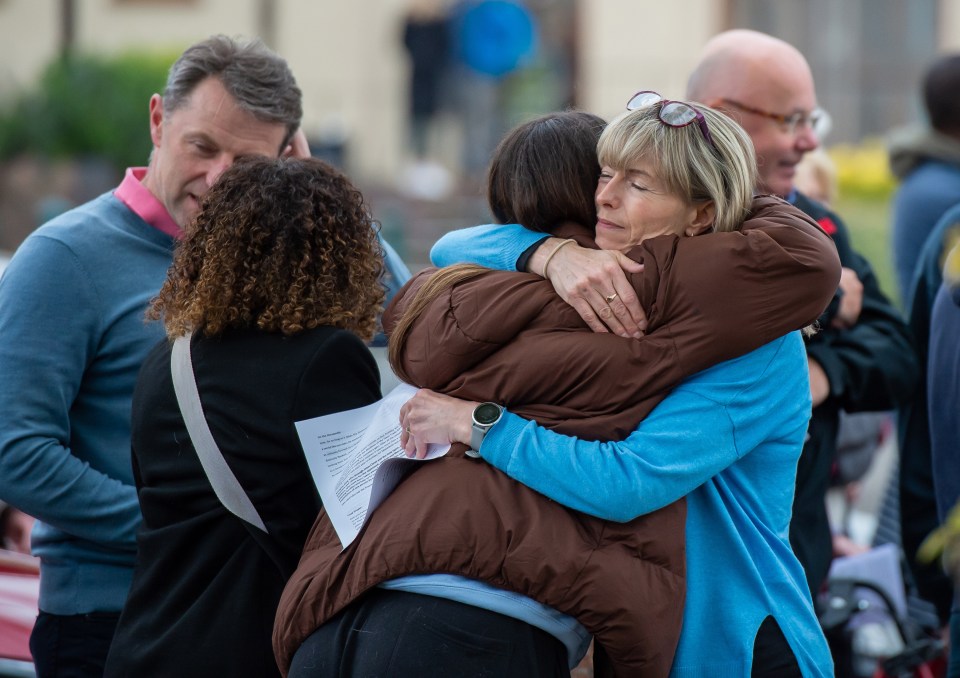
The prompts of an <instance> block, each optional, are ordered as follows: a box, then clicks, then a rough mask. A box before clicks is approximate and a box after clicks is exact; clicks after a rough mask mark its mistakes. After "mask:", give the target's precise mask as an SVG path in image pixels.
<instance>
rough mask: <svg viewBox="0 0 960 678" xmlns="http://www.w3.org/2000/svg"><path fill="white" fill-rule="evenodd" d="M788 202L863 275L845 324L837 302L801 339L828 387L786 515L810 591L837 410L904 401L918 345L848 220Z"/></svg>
mask: <svg viewBox="0 0 960 678" xmlns="http://www.w3.org/2000/svg"><path fill="white" fill-rule="evenodd" d="M794 205H796V206H797V207H798V208H800V209H801V210H803V211H804V212H806V213H807V214H808V215H810V217H812V218H813V219H814V220H815V221H817V222H818V223H819V224H820V225H821V226H822V227H823V228H824V230H825V231H827V233H829V234H830V235H831V236H832V237H833V241H834V244H835V245H836V246H837V254H839V256H840V263H841V265H842V266H844V267H845V268H850V269H853V270H854V271H855V272H856V274H857V277H859V278H860V282H862V283H863V309H862V310H861V312H860V317H859V319H858V321H857V323H856V325H854V326H853V327H852V328H850V329H836V328H833V327H831V326H830V321H831V320H832V319H833V314H834V313H835V312H836V307H837V304H831V306H830V308H829V309H828V310H827V313H826V314H825V315H824V317H822V318H821V319H820V321H819V324H820V331H819V332H818V333H817V334H816V335H814V336H813V337H812V338H810V339H809V340H808V341H807V356H808V357H810V358H813V359H814V360H816V361H817V362H818V363H819V364H820V365H821V366H822V367H823V369H824V371H825V372H826V374H827V378H828V379H829V381H830V395H829V396H828V397H827V399H826V400H825V401H824V402H823V403H821V404H820V405H818V406H817V407H815V408H814V409H813V416H812V418H811V420H810V429H809V438H808V440H807V442H806V444H805V445H804V447H803V453H802V454H801V456H800V462H799V464H798V466H797V490H796V496H795V498H794V502H793V519H792V520H791V522H790V543H791V544H792V545H793V550H794V551H795V552H796V554H797V558H798V559H799V560H800V562H801V563H802V564H803V567H804V570H805V571H806V574H807V583H808V584H809V585H810V590H811V593H812V594H813V595H814V596H815V595H816V592H817V590H818V589H819V588H820V585H821V584H822V583H823V581H824V580H825V579H826V576H827V571H828V570H829V568H830V560H831V559H832V557H833V543H832V539H831V534H830V523H829V521H828V519H827V510H826V506H825V503H824V502H825V497H826V492H827V488H828V487H829V484H830V475H831V468H832V466H833V462H834V460H835V459H836V455H837V429H838V426H839V417H840V410H841V409H844V410H846V411H848V412H869V411H876V410H889V409H893V408H896V407H898V406H899V405H901V404H903V403H904V402H907V401H908V400H909V399H910V398H911V397H912V395H913V393H914V390H915V388H916V385H917V379H918V375H919V366H918V363H917V356H916V352H915V351H914V348H913V343H912V340H911V337H910V332H909V330H908V329H907V326H906V324H905V323H904V321H903V318H902V317H901V316H900V313H899V312H898V311H897V310H896V308H894V306H893V304H892V303H891V302H890V300H889V299H887V297H886V296H885V295H884V294H883V292H882V291H881V290H880V285H879V284H878V282H877V277H876V275H874V273H873V269H871V267H870V264H869V262H867V260H866V259H864V258H863V257H862V256H860V255H859V254H858V253H857V252H855V251H854V250H853V248H852V247H851V245H850V235H849V232H848V231H847V227H846V226H845V225H844V224H843V222H842V221H841V220H840V217H838V216H837V215H836V214H834V213H833V212H831V211H830V210H828V209H827V208H826V207H824V206H823V205H821V204H820V203H817V202H814V201H812V200H810V199H809V198H807V197H806V196H804V195H802V194H800V193H798V194H797V197H796V200H795V201H794Z"/></svg>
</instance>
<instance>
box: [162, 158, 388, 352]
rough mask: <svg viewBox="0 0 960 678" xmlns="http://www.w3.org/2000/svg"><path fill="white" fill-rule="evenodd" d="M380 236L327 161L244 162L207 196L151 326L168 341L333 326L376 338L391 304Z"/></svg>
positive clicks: (357, 197) (181, 245)
mask: <svg viewBox="0 0 960 678" xmlns="http://www.w3.org/2000/svg"><path fill="white" fill-rule="evenodd" d="M378 227H379V225H378V224H377V223H376V222H375V221H373V219H372V217H371V216H370V214H369V212H368V211H367V208H366V205H365V204H364V201H363V196H362V195H361V194H360V191H358V190H357V189H356V187H354V185H353V184H352V183H351V182H350V181H349V179H347V178H346V177H345V176H344V175H343V174H341V173H340V172H339V171H337V170H336V169H334V168H333V167H331V166H330V165H328V164H326V163H324V162H322V161H320V160H315V159H312V158H310V159H294V158H273V159H270V158H249V159H243V160H240V161H238V162H236V163H235V164H234V165H233V166H231V167H230V168H229V169H227V170H226V171H225V172H224V173H223V175H222V176H221V177H220V179H219V180H218V181H217V183H216V184H214V185H213V186H212V187H211V188H210V190H209V191H207V193H206V195H205V196H204V197H203V199H202V201H201V203H200V212H199V214H198V215H197V217H196V219H195V220H194V221H193V222H192V223H191V224H190V225H189V226H188V227H187V229H186V232H185V235H184V238H183V239H182V240H181V241H180V242H179V243H178V244H177V247H176V251H175V252H174V256H173V265H172V266H171V267H170V271H169V273H168V274H167V279H166V281H165V282H164V284H163V287H162V288H161V289H160V293H159V295H157V297H156V298H155V299H154V300H153V302H152V303H151V305H150V308H149V310H148V311H147V317H148V318H149V319H153V320H156V319H159V318H163V323H164V327H165V328H166V332H167V336H168V337H170V338H175V337H178V336H180V335H182V334H185V333H186V332H188V331H194V332H202V333H203V334H205V335H207V336H215V335H218V334H220V333H222V332H223V331H224V330H226V329H228V328H254V327H255V328H257V329H260V330H263V331H266V332H282V333H283V334H288V335H289V334H295V333H297V332H301V331H303V330H307V329H312V328H314V327H317V326H319V325H333V326H335V327H340V328H343V329H348V330H352V331H353V332H355V333H356V334H358V335H359V336H360V337H361V338H364V339H370V338H371V337H372V336H373V333H374V331H375V329H376V316H377V313H378V311H379V310H380V308H381V304H382V302H383V297H384V290H383V286H382V285H381V284H380V277H381V274H382V272H383V250H382V249H381V247H380V243H379V241H378V239H377V232H376V229H377V228H378Z"/></svg>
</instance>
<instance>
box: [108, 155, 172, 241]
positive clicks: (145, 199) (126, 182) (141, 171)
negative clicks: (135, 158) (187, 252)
mask: <svg viewBox="0 0 960 678" xmlns="http://www.w3.org/2000/svg"><path fill="white" fill-rule="evenodd" d="M146 174H147V168H146V167H128V168H127V172H126V174H124V176H123V181H121V182H120V185H119V186H117V188H116V190H114V192H113V194H114V195H115V196H117V200H119V201H120V202H122V203H123V204H124V205H126V206H127V207H129V208H130V209H131V210H133V213H134V214H136V215H137V216H138V217H140V218H141V219H143V220H144V221H145V222H147V223H148V224H150V225H151V226H153V227H154V228H155V229H157V230H158V231H162V232H163V233H166V234H167V235H169V236H171V237H173V238H179V237H180V236H181V235H182V231H181V230H180V227H179V226H177V222H175V221H174V220H173V217H171V216H170V213H169V212H167V208H166V207H164V206H163V203H161V202H160V201H159V200H157V198H156V196H155V195H154V194H153V193H151V192H150V190H149V189H148V188H147V187H146V186H144V185H143V177H145V176H146Z"/></svg>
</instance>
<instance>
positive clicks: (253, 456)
mask: <svg viewBox="0 0 960 678" xmlns="http://www.w3.org/2000/svg"><path fill="white" fill-rule="evenodd" d="M382 267H383V260H382V254H381V252H380V247H379V244H378V242H377V236H376V232H375V224H373V223H372V221H371V218H370V216H369V213H368V211H367V207H366V205H365V204H364V201H363V196H362V195H361V194H360V192H359V191H358V190H357V189H356V187H355V186H354V185H353V184H352V183H350V181H349V180H347V178H346V177H344V176H343V175H342V174H341V173H340V172H338V171H337V170H335V169H333V168H332V167H331V166H329V165H327V164H326V163H324V162H321V161H319V160H314V159H305V160H301V159H296V158H280V159H268V158H253V159H243V160H240V161H239V162H237V163H236V164H234V165H233V166H231V167H230V168H229V169H227V170H226V171H225V172H224V173H223V174H222V175H221V177H220V179H219V180H218V181H217V183H216V184H215V185H214V186H213V187H212V188H211V189H210V190H209V191H208V192H207V193H206V194H205V195H204V197H203V198H202V200H201V209H200V213H199V214H198V215H197V217H196V219H195V220H194V221H193V222H192V224H191V227H190V229H189V231H188V233H187V234H186V235H185V236H184V238H183V239H182V240H181V241H180V242H179V243H178V245H177V248H176V251H175V253H174V259H173V266H172V267H171V268H170V273H169V274H168V276H167V280H166V282H165V283H164V285H163V287H162V288H161V290H160V294H159V295H158V296H157V298H156V299H155V300H154V301H153V303H152V304H151V306H150V310H149V312H148V318H150V319H153V320H157V319H162V321H163V326H164V328H165V330H166V334H167V338H166V339H164V340H161V341H160V343H158V344H157V345H156V346H155V347H154V348H153V350H152V351H151V352H150V353H149V354H148V355H147V357H146V359H145V360H144V362H143V367H142V368H141V370H140V376H139V379H138V380H137V386H136V389H135V390H134V394H133V419H132V449H133V468H134V480H135V481H136V486H137V493H138V496H139V500H140V508H141V511H142V513H143V524H142V526H141V528H140V530H139V531H138V533H137V562H136V567H135V569H134V573H133V583H132V585H131V587H130V595H129V597H128V598H127V602H126V605H125V606H124V608H123V613H122V614H121V616H120V621H119V624H118V626H117V632H116V635H115V636H114V640H113V643H112V645H111V648H110V654H109V656H108V658H107V666H106V671H105V675H107V676H116V677H117V678H123V677H125V676H147V675H157V676H179V677H182V678H186V677H188V676H197V677H200V676H257V677H258V678H260V677H264V676H270V675H277V665H276V662H275V661H274V658H273V651H272V649H271V646H270V630H271V628H272V626H273V617H274V614H275V613H276V607H277V601H278V600H279V598H280V592H281V590H282V589H283V585H284V583H285V582H286V580H287V578H288V577H289V576H290V574H291V573H292V572H293V570H294V568H295V567H296V564H297V560H298V559H299V557H300V552H301V551H302V549H303V543H304V541H305V540H306V537H307V532H308V531H309V530H310V526H311V525H312V524H313V521H314V519H315V517H316V515H317V512H318V511H319V510H320V498H319V496H318V494H317V490H316V487H315V485H314V481H313V477H312V476H311V474H310V470H309V468H308V467H307V462H306V459H305V458H304V456H303V452H302V451H301V448H300V444H299V441H298V438H297V433H296V430H295V427H294V422H296V421H300V420H303V419H309V418H312V417H317V416H322V415H325V414H330V413H333V412H339V411H342V410H348V409H353V408H357V407H363V406H365V405H369V404H370V403H373V402H376V401H377V400H379V398H380V381H379V375H378V372H377V367H376V363H375V362H374V360H373V357H372V356H371V355H370V351H369V350H368V349H367V348H366V347H365V346H364V345H363V341H362V340H368V339H369V338H370V337H371V336H372V335H373V332H374V329H375V325H376V316H377V313H378V312H379V310H380V303H381V301H382V299H383V296H384V290H383V287H382V286H381V285H380V283H379V279H380V274H381V269H382ZM184 336H186V337H187V341H188V342H189V345H190V347H191V348H190V352H191V354H192V361H191V364H192V371H193V373H194V374H195V377H196V384H197V391H198V392H199V396H200V401H201V403H202V407H203V415H204V417H205V419H206V420H207V422H208V423H209V428H210V432H211V434H212V436H213V439H214V441H215V442H216V444H217V447H218V448H219V449H220V452H221V454H222V456H223V459H225V460H226V462H227V464H228V466H229V468H230V469H231V471H232V472H233V475H234V476H235V477H236V478H237V480H238V481H239V483H240V486H241V488H242V491H243V492H244V493H245V494H246V495H247V496H248V497H249V498H250V501H251V502H252V505H253V507H254V508H255V510H256V513H257V515H258V516H259V518H260V522H261V524H262V526H263V529H262V530H261V529H257V528H256V527H254V526H253V525H251V524H249V523H247V522H245V521H244V520H242V519H241V518H240V517H238V516H237V515H234V514H233V513H231V512H230V511H229V510H228V509H227V507H225V506H224V505H223V504H222V503H221V502H220V499H218V496H217V495H216V494H215V493H214V489H213V487H212V486H211V483H210V480H208V476H207V474H206V472H205V470H204V467H203V466H201V460H200V457H199V456H198V453H197V451H196V446H195V443H196V440H195V439H194V438H193V436H192V432H188V428H187V426H186V424H185V423H184V417H183V415H182V414H181V412H182V407H183V405H182V404H180V403H178V400H179V393H175V390H174V389H175V384H174V382H173V379H172V377H171V352H172V350H173V342H174V340H175V339H177V338H178V337H184ZM184 648H189V651H185V650H184Z"/></svg>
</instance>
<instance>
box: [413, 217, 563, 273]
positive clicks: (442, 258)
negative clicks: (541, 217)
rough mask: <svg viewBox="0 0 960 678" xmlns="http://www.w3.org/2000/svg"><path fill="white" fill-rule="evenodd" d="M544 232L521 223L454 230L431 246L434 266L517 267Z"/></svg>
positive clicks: (507, 269) (431, 257)
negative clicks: (532, 229)
mask: <svg viewBox="0 0 960 678" xmlns="http://www.w3.org/2000/svg"><path fill="white" fill-rule="evenodd" d="M543 239H544V234H543V233H540V232H537V231H529V230H527V229H525V228H524V227H523V226H521V225H520V224H486V225H483V226H472V227H470V228H461V229H458V230H456V231H450V232H449V233H447V234H446V235H444V236H443V237H442V238H440V239H439V240H438V241H437V242H436V244H434V246H433V248H432V249H431V250H430V261H431V262H432V263H433V265H434V266H452V265H453V264H463V263H470V264H479V265H480V266H486V267H487V268H493V269H496V270H498V271H516V270H517V260H518V259H519V258H520V256H521V255H522V254H523V253H524V252H525V251H526V250H527V249H528V248H529V247H530V246H531V245H534V244H535V243H537V242H539V241H541V240H543Z"/></svg>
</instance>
